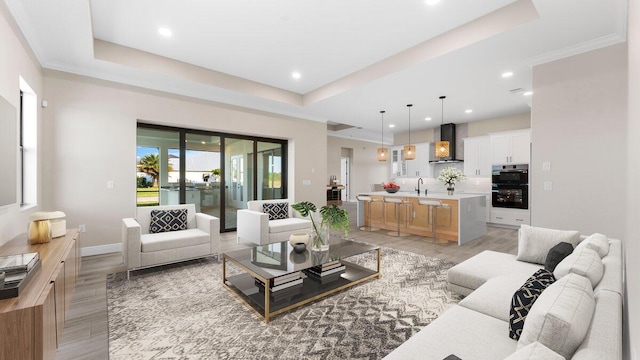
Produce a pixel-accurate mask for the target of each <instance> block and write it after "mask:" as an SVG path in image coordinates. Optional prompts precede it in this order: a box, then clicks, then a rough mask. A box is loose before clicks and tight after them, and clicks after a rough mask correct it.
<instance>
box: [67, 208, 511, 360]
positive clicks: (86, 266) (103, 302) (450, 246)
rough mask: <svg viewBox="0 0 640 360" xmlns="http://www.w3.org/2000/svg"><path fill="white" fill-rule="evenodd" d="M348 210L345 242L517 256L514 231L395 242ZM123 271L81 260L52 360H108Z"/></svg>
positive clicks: (118, 258)
mask: <svg viewBox="0 0 640 360" xmlns="http://www.w3.org/2000/svg"><path fill="white" fill-rule="evenodd" d="M343 207H344V208H345V209H347V210H348V211H349V214H350V218H351V230H350V232H349V236H348V238H349V239H353V240H358V241H364V242H368V243H373V244H378V245H382V246H387V247H391V248H395V249H400V250H405V251H410V252H414V253H418V254H423V255H427V256H433V257H438V258H441V259H446V260H449V261H452V262H456V263H459V262H462V261H464V260H466V259H468V258H470V257H472V256H473V255H475V254H478V253H480V252H482V251H483V250H495V251H500V252H505V253H511V254H515V253H516V251H517V230H514V229H507V228H499V227H492V226H488V227H487V235H485V236H483V237H481V238H479V239H476V240H474V241H472V242H470V243H467V244H465V245H462V246H458V245H457V244H455V243H453V242H450V243H446V244H433V243H429V242H427V241H424V240H423V239H422V238H421V237H419V236H415V235H412V236H408V237H402V238H396V237H392V236H388V235H387V231H377V232H365V231H361V230H359V229H358V228H357V227H356V226H355V218H356V216H355V204H354V203H345V204H344V205H343ZM220 237H221V239H220V241H221V249H222V252H225V251H230V250H235V249H238V248H242V247H245V246H246V245H239V244H236V234H235V232H232V233H223V234H221V236H220ZM120 271H125V268H124V265H123V258H122V254H121V253H113V254H105V255H96V256H88V257H84V258H83V259H82V268H81V269H80V275H79V278H78V282H77V284H76V291H75V293H74V295H73V299H72V302H71V307H70V308H69V312H68V313H67V322H66V324H65V329H64V334H63V337H62V341H61V345H60V347H59V349H58V352H57V354H56V359H59V360H61V359H91V360H96V359H108V358H109V345H108V335H107V332H108V323H107V295H106V294H107V292H106V275H107V274H110V273H114V272H120Z"/></svg>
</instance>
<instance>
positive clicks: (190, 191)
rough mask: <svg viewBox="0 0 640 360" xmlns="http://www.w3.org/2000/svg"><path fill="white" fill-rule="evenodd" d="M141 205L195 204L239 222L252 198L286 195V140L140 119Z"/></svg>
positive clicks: (230, 226)
mask: <svg viewBox="0 0 640 360" xmlns="http://www.w3.org/2000/svg"><path fill="white" fill-rule="evenodd" d="M137 149H138V150H137V157H138V158H137V160H138V162H137V183H138V186H137V188H138V190H137V192H136V197H137V204H138V206H151V205H158V204H160V205H170V204H189V203H191V204H194V205H195V207H196V211H198V212H203V213H206V214H210V215H213V216H216V217H218V218H220V223H221V228H220V230H221V231H233V230H235V228H236V226H237V225H236V212H237V210H238V209H246V207H247V201H250V200H254V199H255V200H262V199H265V200H266V199H281V198H286V196H287V195H286V166H284V164H285V163H286V162H285V157H284V156H283V154H286V141H285V140H276V139H264V138H256V137H247V136H239V135H232V134H222V133H213V132H207V131H199V130H188V129H178V128H170V127H162V126H156V125H147V124H138V147H137Z"/></svg>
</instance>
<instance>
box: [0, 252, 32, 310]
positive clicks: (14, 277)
mask: <svg viewBox="0 0 640 360" xmlns="http://www.w3.org/2000/svg"><path fill="white" fill-rule="evenodd" d="M39 265H40V253H37V252H34V253H26V254H17V255H7V256H0V273H4V279H3V281H2V282H1V283H0V299H6V298H10V297H15V296H18V295H19V293H20V289H21V288H22V287H23V286H26V282H27V281H28V280H29V278H30V275H31V273H32V272H35V270H37V269H39Z"/></svg>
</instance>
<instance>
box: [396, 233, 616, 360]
mask: <svg viewBox="0 0 640 360" xmlns="http://www.w3.org/2000/svg"><path fill="white" fill-rule="evenodd" d="M521 231H522V230H521ZM586 238H587V237H585V236H580V237H579V239H580V241H582V242H584V243H582V244H581V245H578V246H577V247H576V248H575V249H574V251H573V253H572V254H571V255H569V256H568V257H566V258H565V259H564V260H563V261H562V262H561V263H560V264H558V266H557V268H556V270H555V271H554V275H555V277H556V282H555V283H553V284H551V285H550V286H549V287H547V288H546V289H545V290H544V291H542V293H541V295H540V296H539V297H538V299H537V300H536V301H535V302H534V303H533V306H532V307H531V309H530V311H529V314H528V315H527V317H526V320H525V322H524V328H523V330H522V335H521V337H520V340H512V339H511V338H510V337H509V311H510V307H511V299H512V297H513V295H514V293H515V292H516V291H517V290H518V289H519V288H520V287H521V286H522V285H523V284H524V282H525V281H526V280H527V279H528V278H529V277H530V276H531V275H532V274H533V273H534V272H536V271H537V270H539V269H541V268H543V267H544V266H543V265H541V264H533V263H529V262H524V261H519V260H517V255H511V254H504V253H498V252H494V251H484V252H482V253H480V254H478V255H476V256H474V257H472V258H470V259H469V260H467V261H464V262H462V263H460V264H458V265H456V266H454V267H453V268H451V269H450V270H449V272H448V286H449V289H450V290H451V291H453V292H455V293H458V294H460V295H463V296H466V297H465V298H464V299H463V300H462V301H460V303H459V304H458V305H455V306H453V307H451V308H450V309H448V310H446V311H445V312H444V313H443V314H441V315H440V316H439V317H438V318H437V319H436V320H435V321H433V322H432V323H431V324H429V325H428V326H426V327H425V328H423V329H422V330H421V331H419V332H418V333H417V334H415V335H414V336H412V337H411V338H410V339H409V340H408V341H406V342H405V343H404V344H402V345H401V346H400V347H398V348H397V349H395V350H394V351H393V352H392V353H390V354H389V355H388V356H387V357H385V359H389V360H392V359H402V360H407V359H422V360H424V359H427V360H428V359H437V360H442V359H445V358H447V357H448V356H450V355H455V356H457V357H458V358H460V359H463V360H484V359H486V360H495V359H509V360H516V359H541V360H553V359H569V358H570V359H574V360H605V359H606V360H618V359H622V297H623V289H622V243H621V241H620V240H614V239H606V237H603V238H604V239H605V240H604V243H605V244H607V245H608V246H606V247H608V249H606V252H605V251H604V248H600V249H598V251H599V253H600V255H598V254H596V255H595V256H593V254H594V253H593V250H592V247H591V245H592V242H591V239H587V240H585V239H586ZM601 239H602V238H601ZM519 246H520V244H519ZM585 248H588V250H584V249H585ZM582 252H584V253H585V255H584V256H583V254H582ZM586 255H592V256H591V257H588V256H586ZM600 256H602V258H601V259H599V258H600ZM585 258H588V259H589V261H584V259H585ZM594 258H595V259H597V260H594ZM585 268H588V269H589V270H588V271H585V270H584V269H585ZM592 269H594V270H592ZM593 274H595V275H593ZM594 283H595V286H593V284H594ZM576 289H579V290H576ZM569 293H570V294H569ZM576 347H577V349H574V348H576ZM553 349H555V350H557V351H554V350H553ZM561 353H564V355H565V356H563V355H562V354H561Z"/></svg>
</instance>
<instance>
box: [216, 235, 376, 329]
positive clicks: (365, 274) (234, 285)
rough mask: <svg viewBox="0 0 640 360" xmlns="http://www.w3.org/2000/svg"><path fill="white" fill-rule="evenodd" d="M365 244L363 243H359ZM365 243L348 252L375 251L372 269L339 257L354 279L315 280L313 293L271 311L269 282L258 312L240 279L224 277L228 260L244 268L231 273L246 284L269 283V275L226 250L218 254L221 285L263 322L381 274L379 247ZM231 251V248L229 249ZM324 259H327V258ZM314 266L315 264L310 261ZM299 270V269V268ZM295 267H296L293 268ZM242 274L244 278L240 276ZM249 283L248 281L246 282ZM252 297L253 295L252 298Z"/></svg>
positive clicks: (363, 252) (309, 280) (306, 279)
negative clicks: (366, 247) (243, 289)
mask: <svg viewBox="0 0 640 360" xmlns="http://www.w3.org/2000/svg"><path fill="white" fill-rule="evenodd" d="M363 245H365V244H363ZM365 246H369V247H370V248H369V249H364V250H363V251H362V252H361V253H359V254H354V255H351V256H355V255H360V254H365V253H369V252H371V251H374V250H375V251H376V256H377V261H376V263H377V266H376V270H375V271H374V270H372V269H368V268H365V267H363V266H360V265H357V264H354V263H351V262H348V261H346V260H344V259H341V260H340V261H341V262H342V263H343V264H344V265H345V266H346V268H347V269H346V270H345V273H351V275H354V273H355V276H356V277H357V278H356V279H354V280H348V279H346V278H345V280H346V282H344V281H342V282H341V283H336V284H331V283H330V284H324V285H318V284H315V285H313V286H316V285H317V286H318V287H319V288H320V289H319V291H315V293H314V294H313V295H309V296H306V297H303V298H301V299H299V300H298V301H294V302H292V303H290V304H287V305H286V306H284V307H283V308H280V309H277V310H274V311H272V310H271V303H270V293H271V289H269V286H265V287H264V314H262V312H261V311H260V310H259V309H256V306H254V305H252V302H255V301H251V299H250V298H249V296H247V295H245V294H244V293H243V291H242V289H241V288H242V285H241V284H240V282H236V281H234V280H233V279H231V278H227V262H230V263H232V264H233V265H234V266H235V267H237V268H238V269H240V270H241V271H243V272H244V274H240V275H235V277H238V278H240V279H243V280H244V282H245V284H248V281H253V278H257V279H259V280H260V281H262V282H263V283H264V284H269V279H268V278H266V277H265V276H262V275H261V274H258V273H257V272H256V271H253V270H251V269H249V268H248V267H247V266H245V265H244V264H242V263H241V262H240V261H238V260H236V259H234V258H233V257H231V256H229V255H227V254H223V256H222V285H223V286H224V287H225V288H226V289H227V290H228V291H229V292H230V293H232V294H233V295H235V296H236V297H237V298H238V299H239V300H240V301H241V302H242V303H243V304H244V305H245V306H246V307H248V308H249V309H250V310H252V311H253V312H254V313H255V314H256V315H257V316H258V317H259V318H261V319H262V320H263V321H264V322H265V323H267V324H268V323H269V321H270V320H271V318H272V317H274V316H276V315H278V314H282V313H284V312H286V311H289V310H291V309H295V308H297V307H300V306H302V305H305V304H308V303H310V302H312V301H315V300H318V299H321V298H324V297H326V296H328V295H331V294H333V293H335V292H338V291H340V290H344V289H347V288H349V287H352V286H354V285H357V284H360V283H362V282H365V281H368V280H371V279H374V278H375V279H379V278H380V276H381V273H380V247H377V246H373V245H365ZM232 253H235V252H232ZM327 262H328V261H327ZM314 266H315V265H314ZM300 270H303V269H300ZM295 271H298V270H295ZM246 276H250V277H251V279H248V278H246ZM243 277H244V278H243ZM314 281H316V280H313V279H310V278H305V279H303V282H314ZM248 286H249V285H248ZM322 288H326V290H322ZM258 299H260V297H258ZM254 300H255V299H254Z"/></svg>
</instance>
